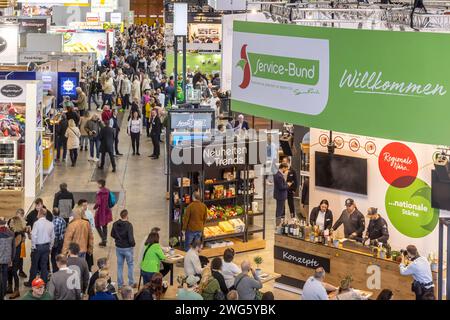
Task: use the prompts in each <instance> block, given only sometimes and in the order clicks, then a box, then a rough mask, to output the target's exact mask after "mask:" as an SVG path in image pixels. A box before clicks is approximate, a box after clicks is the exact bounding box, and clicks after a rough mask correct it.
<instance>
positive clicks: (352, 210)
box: [331, 198, 366, 242]
mask: <svg viewBox="0 0 450 320" xmlns="http://www.w3.org/2000/svg"><path fill="white" fill-rule="evenodd" d="M345 207H346V209H344V211H342V214H341V216H340V217H339V219H338V220H337V221H336V223H335V224H334V226H333V228H332V229H331V231H333V230H336V229H337V228H339V227H340V226H341V224H344V235H345V237H346V238H348V239H354V240H356V241H359V242H362V241H363V232H364V229H365V228H366V221H365V220H364V215H363V214H362V213H361V212H360V211H359V210H358V209H357V208H356V205H355V200H353V199H350V198H349V199H347V200H345Z"/></svg>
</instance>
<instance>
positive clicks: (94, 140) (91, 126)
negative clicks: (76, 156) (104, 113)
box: [84, 114, 103, 161]
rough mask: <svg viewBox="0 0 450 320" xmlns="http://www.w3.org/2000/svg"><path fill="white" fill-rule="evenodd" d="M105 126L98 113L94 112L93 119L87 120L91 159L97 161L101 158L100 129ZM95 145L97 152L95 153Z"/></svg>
mask: <svg viewBox="0 0 450 320" xmlns="http://www.w3.org/2000/svg"><path fill="white" fill-rule="evenodd" d="M102 127H103V124H102V122H101V121H100V119H99V117H98V116H97V115H96V114H93V115H92V117H91V119H89V120H88V121H87V122H86V125H85V126H84V129H85V130H86V132H87V134H88V136H89V149H90V150H89V151H90V154H89V155H90V157H91V158H90V159H89V160H93V161H95V160H96V159H97V160H98V159H99V158H100V140H99V138H98V136H99V134H100V130H101V128H102ZM94 147H95V154H94Z"/></svg>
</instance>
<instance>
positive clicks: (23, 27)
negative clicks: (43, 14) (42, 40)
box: [19, 18, 47, 33]
mask: <svg viewBox="0 0 450 320" xmlns="http://www.w3.org/2000/svg"><path fill="white" fill-rule="evenodd" d="M19 33H47V19H23V18H22V19H19Z"/></svg>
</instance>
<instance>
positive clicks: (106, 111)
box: [102, 105, 113, 124]
mask: <svg viewBox="0 0 450 320" xmlns="http://www.w3.org/2000/svg"><path fill="white" fill-rule="evenodd" d="M112 116H113V113H112V111H111V109H110V108H109V106H108V105H105V106H104V107H103V112H102V121H103V123H105V124H106V123H107V122H108V121H109V120H110V119H111V118H112Z"/></svg>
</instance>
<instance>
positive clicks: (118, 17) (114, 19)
mask: <svg viewBox="0 0 450 320" xmlns="http://www.w3.org/2000/svg"><path fill="white" fill-rule="evenodd" d="M111 23H115V24H121V23H122V13H121V12H111Z"/></svg>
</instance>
